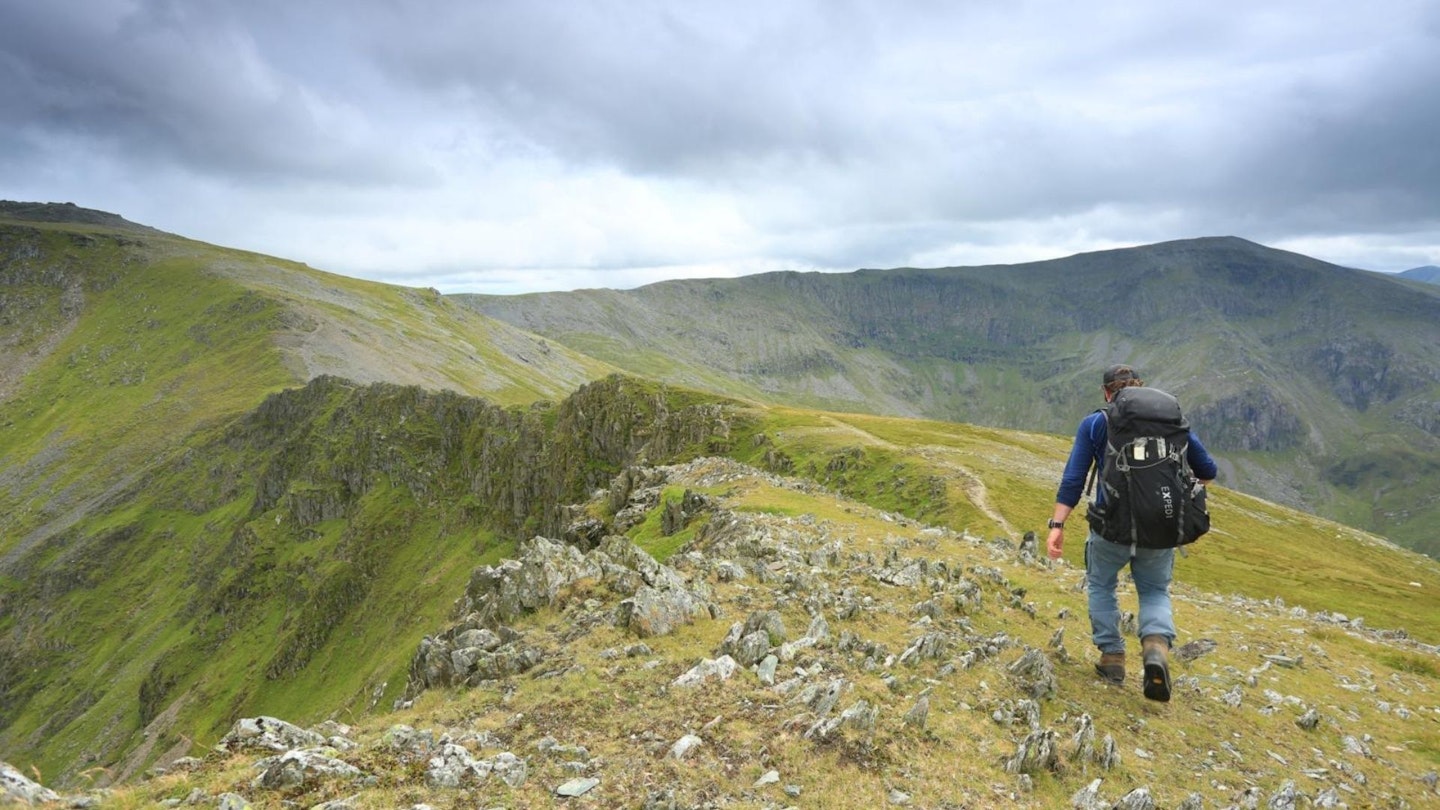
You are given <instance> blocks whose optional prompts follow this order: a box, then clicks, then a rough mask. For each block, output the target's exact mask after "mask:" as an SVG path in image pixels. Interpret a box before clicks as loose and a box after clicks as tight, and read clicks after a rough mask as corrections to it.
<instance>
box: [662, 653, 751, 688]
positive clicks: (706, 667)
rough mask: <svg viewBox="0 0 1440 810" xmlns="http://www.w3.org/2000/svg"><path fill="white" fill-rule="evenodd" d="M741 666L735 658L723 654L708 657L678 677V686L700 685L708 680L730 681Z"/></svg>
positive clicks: (676, 681)
mask: <svg viewBox="0 0 1440 810" xmlns="http://www.w3.org/2000/svg"><path fill="white" fill-rule="evenodd" d="M739 668H740V665H739V664H738V663H736V661H735V659H734V658H731V657H730V656H728V655H722V656H720V657H719V658H715V659H711V658H706V659H705V660H703V661H701V662H700V663H698V664H696V665H695V666H693V667H691V668H690V670H689V671H688V672H686V673H684V674H683V675H681V676H680V677H678V678H676V679H675V681H674V684H675V685H676V686H699V685H700V684H702V683H705V682H706V681H728V680H730V679H731V678H732V677H734V675H735V671H736V670H737V669H739Z"/></svg>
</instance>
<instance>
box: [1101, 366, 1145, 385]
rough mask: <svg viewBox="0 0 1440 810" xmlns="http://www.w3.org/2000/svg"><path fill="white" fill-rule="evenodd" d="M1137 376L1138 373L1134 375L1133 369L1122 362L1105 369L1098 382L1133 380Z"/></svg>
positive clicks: (1102, 383) (1103, 383)
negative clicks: (1102, 376)
mask: <svg viewBox="0 0 1440 810" xmlns="http://www.w3.org/2000/svg"><path fill="white" fill-rule="evenodd" d="M1137 376H1138V375H1136V373H1135V369H1133V368H1131V367H1130V366H1127V365H1125V364H1124V363H1120V364H1118V365H1114V366H1111V367H1109V368H1107V369H1105V376H1104V378H1103V379H1101V381H1100V383H1101V385H1109V384H1110V383H1113V382H1120V381H1123V380H1133V379H1136V378H1137Z"/></svg>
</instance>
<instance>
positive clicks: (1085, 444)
mask: <svg viewBox="0 0 1440 810" xmlns="http://www.w3.org/2000/svg"><path fill="white" fill-rule="evenodd" d="M1108 434H1109V424H1108V423H1106V421H1105V414H1103V413H1100V412H1099V411H1096V412H1095V413H1092V414H1090V415H1089V416H1087V417H1085V418H1084V419H1081V420H1080V426H1079V427H1078V428H1076V430H1075V444H1074V445H1073V446H1072V447H1071V448H1070V460H1069V461H1067V462H1065V474H1064V475H1061V476H1060V490H1059V491H1058V492H1056V493H1055V502H1056V503H1063V504H1065V505H1066V506H1068V507H1070V508H1072V509H1073V508H1075V505H1076V504H1078V503H1080V498H1081V497H1083V496H1084V494H1085V477H1086V476H1087V475H1089V473H1090V467H1091V466H1092V465H1093V466H1095V467H1096V468H1098V469H1099V471H1100V472H1104V464H1105V439H1106V437H1107V435H1108ZM1185 458H1186V460H1187V461H1189V462H1190V470H1191V472H1193V473H1195V477H1196V478H1199V479H1200V480H1202V481H1210V480H1213V479H1214V478H1215V476H1216V475H1219V473H1220V468H1219V467H1218V466H1216V464H1215V459H1213V458H1211V457H1210V453H1209V452H1208V451H1207V450H1206V449H1205V445H1203V444H1201V443H1200V439H1199V437H1197V436H1196V435H1195V431H1193V430H1192V431H1190V448H1189V451H1188V452H1187V453H1186V454H1185ZM1099 496H1100V493H1099V491H1098V488H1097V491H1096V497H1099Z"/></svg>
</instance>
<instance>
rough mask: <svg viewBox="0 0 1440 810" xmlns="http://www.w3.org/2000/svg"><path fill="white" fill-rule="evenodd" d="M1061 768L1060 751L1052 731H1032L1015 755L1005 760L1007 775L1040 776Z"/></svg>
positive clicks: (1022, 741)
mask: <svg viewBox="0 0 1440 810" xmlns="http://www.w3.org/2000/svg"><path fill="white" fill-rule="evenodd" d="M1059 766H1060V751H1059V746H1058V745H1056V738H1055V732H1053V731H1051V730H1050V729H1040V730H1038V731H1032V732H1030V734H1028V735H1026V737H1025V739H1023V740H1021V741H1020V745H1019V746H1018V748H1017V749H1016V751H1015V755H1014V756H1012V757H1010V758H1009V759H1007V760H1005V772H1006V773H1028V774H1038V773H1042V772H1046V771H1052V772H1053V771H1055V770H1057V769H1058V768H1059Z"/></svg>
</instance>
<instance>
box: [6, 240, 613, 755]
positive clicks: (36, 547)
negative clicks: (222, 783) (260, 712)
mask: <svg viewBox="0 0 1440 810" xmlns="http://www.w3.org/2000/svg"><path fill="white" fill-rule="evenodd" d="M0 231H3V234H0V235H3V236H4V242H5V246H6V248H7V250H8V251H9V252H8V253H7V254H6V255H5V256H3V257H0V258H4V259H8V260H9V261H8V263H6V264H4V265H3V266H0V269H5V270H6V272H7V273H9V275H8V276H7V278H8V279H9V280H10V281H9V282H7V284H6V285H5V288H4V289H3V290H0V294H3V296H4V297H3V299H0V302H3V307H0V314H3V315H4V318H3V319H0V321H3V322H0V341H3V343H4V345H5V346H6V350H7V353H8V352H13V353H14V354H13V356H15V357H20V358H23V363H22V364H21V365H19V366H15V367H10V368H7V372H8V371H18V373H17V374H15V375H13V376H9V375H7V377H6V379H5V380H4V383H5V387H4V388H3V389H0V396H4V397H5V403H4V417H3V419H0V644H3V645H4V647H3V650H0V652H3V658H4V659H5V660H4V661H3V662H0V669H3V670H4V674H5V676H6V677H5V680H6V683H7V691H12V690H13V693H15V694H22V695H32V694H42V695H43V697H42V698H40V699H35V700H31V701H28V702H26V703H25V705H24V708H23V710H22V709H20V708H19V707H18V706H14V705H11V706H7V708H6V715H7V716H6V721H7V722H6V726H7V728H6V730H5V732H4V734H3V737H0V745H3V748H4V750H6V752H7V755H9V756H10V758H12V759H24V760H25V761H27V762H32V763H36V764H37V765H39V766H41V767H42V768H43V769H44V770H45V771H46V772H49V773H57V772H62V771H64V772H72V773H73V771H74V770H75V769H77V768H80V767H85V766H86V763H87V762H92V761H98V762H104V763H109V762H112V761H113V759H114V756H115V755H116V752H117V751H120V750H126V749H134V748H135V745H136V744H137V741H136V738H135V737H134V736H133V731H134V729H135V728H136V727H137V726H139V725H144V724H145V723H148V722H151V721H152V720H155V719H156V718H155V717H154V716H153V715H154V712H148V711H144V710H142V711H141V712H140V713H139V715H138V716H137V713H136V710H135V704H136V700H137V694H139V693H140V692H141V690H142V688H146V689H148V690H149V697H150V701H151V702H153V703H155V704H157V705H156V707H154V708H155V709H156V711H159V710H160V709H165V708H169V709H170V711H168V712H167V713H166V714H165V716H163V717H161V718H159V720H160V721H161V722H160V726H159V729H158V733H157V734H156V735H154V736H155V739H152V740H148V741H145V742H144V744H143V746H142V747H141V749H140V751H141V754H142V756H140V757H137V758H136V762H137V763H138V762H140V761H143V759H144V756H153V755H155V754H159V753H162V752H163V748H164V747H165V746H168V745H170V744H174V743H175V742H176V741H177V737H178V735H180V734H182V733H185V732H187V731H188V732H190V733H192V734H193V733H194V732H193V730H194V729H206V728H211V727H212V726H218V725H225V724H227V723H228V722H229V718H230V717H232V716H234V715H235V713H237V712H242V711H248V710H250V709H252V708H253V707H254V706H256V705H259V704H262V703H263V704H265V705H271V706H275V707H277V708H283V707H295V706H299V705H302V704H313V702H314V701H316V700H317V699H319V700H321V701H323V702H324V703H325V704H326V705H331V706H333V707H335V710H338V709H339V708H341V707H342V706H343V707H350V706H360V707H363V706H364V705H368V704H369V703H370V702H373V701H376V700H380V699H382V698H384V699H393V697H394V694H393V693H394V692H395V690H397V689H399V688H401V687H402V686H403V680H404V678H403V667H404V665H405V663H406V660H407V657H408V649H407V647H408V646H409V645H410V644H411V643H413V641H414V639H415V638H417V637H418V636H417V633H419V632H421V631H420V628H423V627H429V626H431V625H433V624H434V623H435V622H436V621H437V620H438V617H439V615H440V614H441V613H442V612H443V610H444V609H445V606H446V602H444V601H435V602H421V603H418V604H411V603H410V602H409V594H411V593H413V592H414V590H415V589H417V588H424V587H433V588H436V589H439V590H440V591H442V592H446V593H449V592H452V591H454V590H455V588H456V586H457V583H459V582H462V581H463V578H464V577H465V576H467V575H468V572H469V569H470V567H471V566H472V565H473V563H474V559H475V555H476V554H477V553H479V552H478V551H477V550H478V549H488V548H489V547H490V542H489V539H488V536H487V535H486V534H485V533H484V532H483V531H482V530H480V529H478V528H477V527H476V526H475V525H474V522H473V521H468V522H467V521H466V520H465V519H463V518H459V517H455V516H454V515H447V514H446V512H445V511H444V510H440V511H438V512H437V511H436V510H433V509H427V508H425V507H426V506H428V505H425V504H418V503H415V502H414V499H413V498H412V497H410V496H409V495H407V494H406V493H403V492H398V491H389V492H388V493H385V492H377V493H376V494H374V495H372V496H371V500H370V501H368V502H367V503H366V504H365V505H364V506H363V507H362V508H361V509H360V510H359V512H360V516H359V518H358V519H357V520H355V521H353V522H352V523H351V524H349V525H344V526H342V525H339V524H338V523H332V524H331V525H328V526H321V527H315V528H313V529H311V530H309V531H308V532H307V533H306V534H305V535H304V536H302V537H300V538H298V539H301V540H305V542H304V543H296V542H295V541H296V540H297V538H296V537H294V536H286V535H285V533H283V532H276V531H274V529H273V525H272V526H271V527H270V528H268V529H267V527H266V526H265V525H264V524H263V523H257V522H255V521H254V520H253V519H252V516H250V515H248V514H247V511H248V509H249V507H250V504H251V502H253V500H254V497H255V496H254V492H253V490H252V491H246V490H245V489H244V487H243V486H241V485H238V484H235V482H234V481H227V482H216V481H213V480H212V481H204V480H202V481H199V482H198V484H199V487H200V490H201V491H200V492H198V493H194V494H193V497H191V498H190V500H189V501H186V499H185V498H183V497H180V496H179V495H177V494H176V493H184V492H192V491H194V490H195V489H196V486H197V482H196V481H195V480H193V479H192V476H193V473H194V463H193V460H194V458H195V457H196V456H197V455H198V456H204V457H206V458H208V459H209V460H211V461H213V462H214V463H215V464H220V465H221V466H223V461H224V459H225V457H226V455H227V452H228V451H227V450H225V449H217V448H216V446H215V444H214V442H215V441H216V437H217V436H220V435H223V431H224V429H225V427H226V426H227V425H229V424H231V423H233V420H235V419H236V418H237V417H239V416H240V415H241V414H243V413H245V412H246V411H249V410H250V409H252V408H254V407H255V406H256V405H257V404H258V403H259V402H260V401H261V400H262V398H263V397H265V396H266V395H267V394H269V393H272V392H274V391H277V390H279V389H281V388H284V387H287V386H294V385H296V384H298V383H301V382H304V381H305V380H306V379H307V378H309V377H311V376H313V375H315V374H319V373H326V372H328V373H338V374H343V375H345V376H348V377H351V378H355V379H360V380H365V379H395V380H398V381H402V382H417V383H423V384H426V385H428V386H430V387H432V388H452V389H457V390H461V391H466V392H469V393H484V394H486V395H487V396H489V397H490V398H491V399H492V400H494V401H496V402H499V403H502V404H516V405H519V404H526V403H531V402H535V401H536V400H540V399H552V398H558V397H560V396H563V395H564V394H566V393H568V392H569V391H570V390H572V389H573V388H574V387H575V386H577V385H578V384H580V383H582V382H585V381H587V380H589V379H593V378H596V377H598V376H601V375H602V374H604V373H605V372H606V370H607V367H605V366H604V365H603V364H600V363H597V362H595V361H592V360H589V359H588V358H584V357H581V356H578V355H575V354H574V353H573V352H570V351H568V350H565V349H563V348H561V347H553V348H552V347H550V346H548V345H547V344H546V343H545V342H544V341H543V340H540V339H537V338H534V337H532V336H528V335H523V334H521V333H519V332H517V331H516V330H514V329H513V328H511V327H509V326H506V325H504V324H500V323H497V322H493V321H489V320H487V319H484V318H481V317H478V316H476V315H475V314H474V313H473V312H471V311H469V310H466V309H463V308H459V307H456V306H454V305H453V303H451V302H447V301H446V300H444V299H442V298H441V297H440V296H438V295H436V294H435V293H433V291H419V290H407V289H401V288H395V287H389V286H386V285H379V284H374V283H369V282H361V281H356V280H352V279H346V278H343V277H339V276H334V275H331V274H327V273H322V272H319V271H314V270H311V269H309V268H306V267H303V266H301V265H296V264H293V263H288V262H282V261H277V260H274V259H270V258H268V257H264V256H258V255H254V254H248V253H242V252H238V251H231V250H225V249H220V248H215V247H212V246H208V245H203V244H200V243H195V242H190V241H187V240H182V239H179V238H176V237H171V236H168V235H164V234H158V233H143V234H140V235H138V236H137V235H136V234H135V233H133V232H129V231H115V230H112V229H110V228H106V227H100V226H93V225H77V224H37V223H32V222H26V223H10V224H8V225H7V224H6V223H3V222H0ZM230 455H232V456H233V454H230ZM252 460H253V461H255V463H257V464H259V463H260V461H259V460H255V459H252ZM255 474H258V470H248V471H243V472H238V473H236V474H235V475H234V476H233V477H234V478H237V479H238V478H244V477H245V476H246V475H249V476H253V475H255ZM223 486H232V487H239V488H238V489H235V490H234V491H232V492H230V496H231V497H230V498H229V499H228V500H224V501H223V502H215V498H214V497H213V494H207V493H206V492H205V490H206V489H207V488H218V487H223ZM251 486H253V484H252V485H251ZM197 503H203V504H204V506H203V507H199V506H196V505H195V504H197ZM367 521H368V522H370V523H371V524H373V525H367ZM241 527H244V529H243V530H244V531H248V532H249V534H247V535H245V538H246V539H245V540H244V541H243V542H241V541H238V540H237V539H236V538H237V536H238V533H240V532H242V528H241ZM401 527H403V534H405V536H407V537H413V538H416V542H415V543H413V544H406V545H405V546H404V547H403V549H402V550H400V551H398V552H397V553H396V554H395V555H394V556H393V558H386V559H385V560H383V561H381V562H378V563H377V564H376V567H375V568H374V570H372V571H370V572H369V573H371V574H372V575H374V576H376V577H379V581H380V583H381V584H379V585H377V586H376V587H375V588H374V589H372V590H371V591H369V592H367V596H366V603H365V607H364V609H363V611H361V612H358V613H349V614H347V617H346V623H345V624H344V625H342V626H340V627H338V628H336V629H335V631H334V632H335V633H338V634H343V635H345V636H348V637H351V638H365V639H367V640H369V641H373V642H378V646H377V647H375V648H374V649H371V650H366V651H359V650H357V649H354V648H352V649H350V650H349V651H348V652H347V653H346V654H345V658H344V661H343V664H342V663H340V662H331V663H328V664H322V663H316V664H315V665H313V666H311V667H309V668H308V669H306V670H305V672H304V673H302V674H301V676H300V677H296V678H287V679H283V680H277V679H275V678H273V677H272V678H267V677H265V673H264V671H263V670H264V668H265V666H266V665H267V663H268V658H269V657H270V656H271V655H273V654H274V650H273V647H274V644H275V643H276V638H277V637H280V638H283V637H284V636H285V634H286V632H287V630H288V629H289V628H290V627H291V626H292V625H293V624H294V623H295V622H296V621H297V619H298V618H299V613H298V612H297V611H298V610H299V608H300V606H303V605H305V604H306V603H307V599H312V598H313V594H314V593H317V592H319V591H321V590H323V589H325V588H327V587H330V584H331V583H333V582H335V581H336V579H337V577H338V576H340V575H341V574H343V573H344V572H343V571H339V570H337V569H336V566H337V563H336V562H334V561H333V560H330V561H328V562H327V561H325V560H326V558H327V557H329V556H330V555H331V554H332V553H333V552H334V551H335V549H343V548H344V547H345V546H346V544H350V545H354V544H356V543H358V542H361V541H362V540H365V539H366V538H374V537H378V536H380V535H382V534H383V533H384V532H396V531H401ZM312 535H314V536H313V537H312ZM237 545H240V546H247V545H248V546H252V547H250V548H246V549H244V553H243V554H241V553H240V552H239V551H236V547H237ZM224 553H231V554H236V555H237V558H239V557H243V558H244V559H245V560H247V561H248V562H249V564H251V565H252V566H259V569H257V570H263V571H267V572H269V571H281V572H290V574H291V575H292V576H293V577H294V581H293V582H292V585H291V588H290V593H291V599H290V603H288V604H287V603H283V602H282V603H277V604H274V605H270V606H266V607H265V608H264V609H263V610H260V611H258V612H256V613H255V614H254V615H247V616H246V617H244V621H243V624H244V628H243V629H235V628H227V629H226V630H225V631H224V632H223V633H222V632H221V631H219V630H217V629H216V628H215V627H214V626H213V625H215V624H216V622H217V621H219V622H222V623H224V621H230V623H232V624H235V625H238V624H241V623H242V622H240V621H239V619H238V618H236V617H229V618H228V619H224V617H222V619H223V621H222V619H216V617H214V616H210V615H196V614H197V610H198V608H197V605H200V604H202V603H203V602H204V599H203V590H204V589H205V588H207V587H211V588H213V587H220V588H222V589H223V588H224V587H226V581H225V580H224V579H223V578H222V580H221V581H220V582H218V583H217V582H215V581H207V580H203V579H200V578H199V577H198V576H197V572H198V571H200V570H207V569H215V568H217V567H218V568H224V567H225V565H227V564H228V563H227V561H225V560H223V559H217V555H220V554H224ZM486 553H489V552H486ZM462 561H463V562H462ZM232 570H233V567H232ZM251 573H253V571H251ZM232 577H233V574H232ZM37 600H38V602H37ZM39 603H45V604H50V605H52V607H53V609H52V610H50V611H49V612H48V615H44V614H42V615H41V616H40V617H39V618H37V616H36V615H35V613H34V611H36V610H37V609H38V605H39ZM7 607H8V609H7ZM17 610H20V611H22V614H20V615H17V613H16V611H17ZM232 619H233V621H231V620H232ZM207 623H208V624H207ZM37 628H38V630H37ZM207 633H209V634H210V635H211V636H212V637H215V638H219V637H221V636H223V643H221V642H220V641H212V642H211V643H210V646H208V647H205V646H202V645H200V644H199V643H198V642H196V641H195V639H197V638H204V637H206V634H207ZM395 633H400V634H402V635H403V638H404V639H405V642H404V643H401V644H397V643H395V642H394V641H393V640H391V639H392V638H393V636H394V634H395ZM187 639H188V640H189V641H187ZM267 650H268V652H266V651H267ZM327 654H328V655H330V656H333V655H334V654H335V653H334V650H333V649H332V650H328V651H327ZM199 664H204V666H206V667H207V668H208V674H207V675H206V676H205V677H204V678H202V679H200V680H198V681H194V680H193V679H191V680H187V676H186V675H185V674H184V673H187V672H189V671H191V670H192V669H193V668H194V667H195V666H197V665H199ZM337 666H340V667H341V668H342V669H343V672H344V673H345V677H335V676H334V672H333V671H332V670H334V669H335V668H336V667H337ZM397 672H398V673H399V674H398V677H397ZM387 682H388V687H382V684H385V683H387ZM362 691H363V692H365V694H364V695H362V694H361V692H362ZM371 692H373V693H374V694H373V695H372V694H370V693H371ZM177 694H189V695H191V697H189V698H187V699H186V700H184V701H183V705H174V706H171V705H170V702H169V701H162V700H161V699H162V698H163V697H173V696H174V695H177ZM61 728H64V729H66V732H65V733H64V734H58V733H56V730H57V729H61ZM172 728H173V729H175V731H173V732H172V731H170V729H172ZM153 746H158V749H157V748H154V747H153ZM14 752H21V753H22V754H23V756H16V755H15V753H14Z"/></svg>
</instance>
